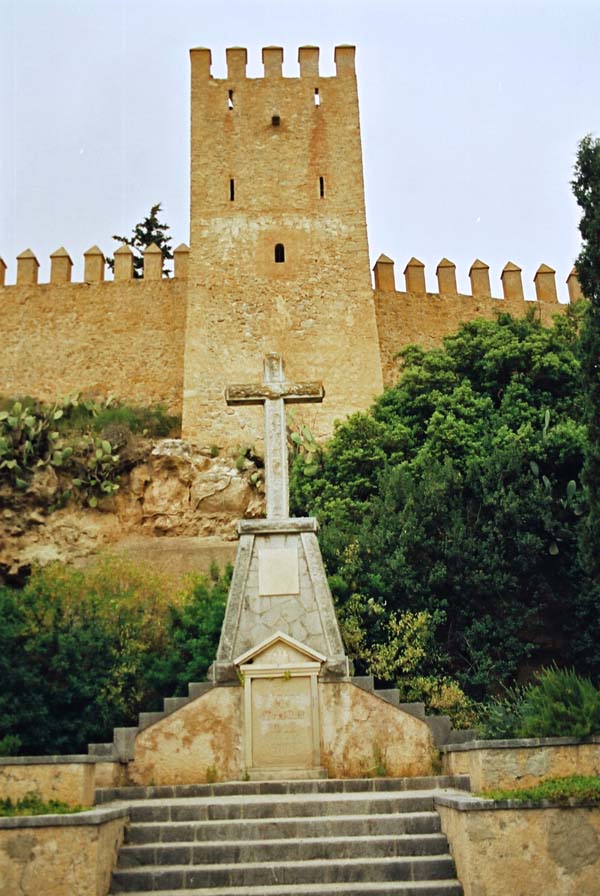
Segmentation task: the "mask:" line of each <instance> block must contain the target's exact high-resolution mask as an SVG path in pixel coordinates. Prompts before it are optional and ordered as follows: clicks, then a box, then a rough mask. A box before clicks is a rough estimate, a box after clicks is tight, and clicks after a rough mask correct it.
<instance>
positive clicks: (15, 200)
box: [0, 0, 600, 298]
mask: <svg viewBox="0 0 600 896" xmlns="http://www.w3.org/2000/svg"><path fill="white" fill-rule="evenodd" d="M0 23H1V27H0V257H2V258H3V259H4V261H5V262H6V264H7V266H8V271H7V280H6V282H7V283H14V281H15V276H16V263H15V257H16V256H17V255H18V254H19V253H20V252H22V251H23V250H24V249H27V248H30V249H32V250H33V251H34V252H35V254H36V255H37V257H38V260H39V261H40V282H47V280H48V278H49V269H50V265H49V259H48V257H49V255H50V253H51V252H53V251H54V250H55V249H57V248H58V247H59V246H64V247H65V248H66V249H67V251H68V252H69V253H70V255H71V257H72V259H73V262H74V271H73V279H74V280H80V279H81V278H82V275H83V252H84V251H85V250H86V249H88V248H89V247H90V246H92V245H94V244H97V245H99V246H100V248H101V249H102V250H103V251H104V252H105V253H106V254H112V252H113V251H114V249H115V248H116V247H117V244H116V243H115V242H114V241H113V240H112V239H111V236H112V234H114V233H117V234H123V235H127V234H129V233H130V231H131V229H132V228H133V226H134V225H135V224H136V222H138V221H139V220H141V218H142V217H143V216H144V215H145V214H146V213H147V211H148V210H149V208H150V206H151V205H152V204H154V203H156V202H161V203H162V208H163V215H162V219H163V220H164V221H166V222H167V223H168V224H169V225H170V227H171V234H172V237H173V245H174V246H175V245H177V244H179V243H181V242H186V243H187V242H189V102H190V100H189V54H188V50H189V48H190V47H194V46H206V47H210V48H211V49H212V54H213V68H212V72H213V75H214V76H215V77H224V76H225V48H226V47H228V46H243V47H247V48H248V75H249V76H252V77H259V76H261V75H262V65H261V48H262V47H263V46H269V45H276V46H282V47H283V48H284V54H285V55H284V75H287V76H290V77H293V76H296V75H297V74H298V66H297V48H298V47H299V46H302V45H305V44H313V45H317V46H319V47H320V48H321V73H322V74H324V75H333V74H334V71H335V69H334V63H333V48H334V46H335V45H336V44H342V43H351V44H355V45H356V47H357V57H356V59H357V63H356V64H357V75H358V84H359V99H360V111H361V131H362V142H363V155H364V174H365V190H366V203H367V222H368V230H369V248H370V253H371V259H372V264H373V263H374V262H375V260H376V259H377V257H378V256H379V254H380V253H382V252H383V253H385V254H386V255H388V256H390V257H391V258H393V259H394V260H395V262H396V282H397V286H398V288H402V286H401V284H402V282H403V278H402V271H403V270H404V267H405V265H406V263H407V261H408V260H409V259H410V258H411V257H412V256H416V257H417V258H419V259H420V260H421V261H423V262H424V263H425V265H426V277H427V286H428V289H430V290H431V291H435V289H436V278H435V269H436V266H437V263H438V262H439V261H440V259H441V258H442V257H447V258H449V259H451V260H452V261H454V262H455V263H456V265H457V277H458V285H459V290H461V291H464V292H469V291H470V290H469V288H468V282H469V281H468V271H469V267H470V265H471V264H472V262H473V261H474V259H475V258H480V259H482V260H483V261H485V262H486V263H487V264H489V265H490V275H491V281H492V292H493V294H494V295H498V296H501V295H502V292H501V287H500V274H501V270H502V268H503V266H504V265H505V264H506V262H507V261H512V262H514V263H516V264H518V265H519V266H521V267H522V268H523V280H524V283H525V289H526V294H528V295H529V296H530V297H532V296H533V295H534V293H533V287H532V280H533V276H534V274H535V271H536V270H537V268H538V267H539V265H540V264H542V263H545V264H549V265H550V266H551V267H553V268H555V269H556V271H557V282H558V284H559V296H560V297H561V298H566V287H565V285H564V281H565V279H566V278H567V276H568V274H569V271H570V269H571V267H572V265H573V261H574V259H575V257H576V255H577V253H578V251H579V234H578V229H577V225H578V221H579V211H578V208H577V205H576V203H575V201H574V199H573V197H572V193H571V188H570V180H571V178H572V176H573V165H574V161H575V154H576V150H577V143H578V141H579V140H580V139H581V138H582V137H583V136H584V135H585V134H587V133H593V134H594V135H596V136H598V135H600V2H598V0H545V2H543V0H519V2H513V0H494V2H489V0H488V2H485V0H453V2H449V0H429V2H427V0H421V2H416V0H320V2H316V0H295V2H291V0H277V2H275V0H228V2H227V3H216V2H214V0H167V2H165V0H162V2H160V3H159V2H157V0H0Z"/></svg>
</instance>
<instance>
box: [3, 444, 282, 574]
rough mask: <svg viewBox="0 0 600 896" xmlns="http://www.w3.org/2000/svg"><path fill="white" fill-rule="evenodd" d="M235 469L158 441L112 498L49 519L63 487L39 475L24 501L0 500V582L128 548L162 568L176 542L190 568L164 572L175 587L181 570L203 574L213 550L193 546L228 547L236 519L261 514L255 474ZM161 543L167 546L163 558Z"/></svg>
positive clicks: (205, 453)
mask: <svg viewBox="0 0 600 896" xmlns="http://www.w3.org/2000/svg"><path fill="white" fill-rule="evenodd" d="M238 466H239V464H238V463H236V459H235V458H233V457H227V456H217V457H211V452H210V450H209V449H207V448H204V447H202V446H198V445H193V444H190V443H186V442H183V441H182V440H179V439H163V440H161V441H160V442H158V443H156V444H154V445H153V444H151V443H148V444H147V446H146V449H145V451H142V452H141V456H140V458H139V462H137V463H136V464H135V465H134V466H133V468H132V470H131V471H130V472H129V473H128V474H126V475H124V476H123V477H122V478H121V487H120V489H119V491H118V492H117V494H116V496H115V498H114V499H112V500H110V501H103V502H101V505H100V507H99V508H98V509H96V510H93V509H91V508H89V507H82V506H81V505H76V504H74V503H70V504H68V505H67V506H66V507H64V508H62V509H60V510H55V511H54V512H51V507H50V505H51V504H52V503H53V502H54V501H55V500H56V494H57V492H58V491H59V490H60V489H61V488H63V487H64V485H61V484H60V483H59V479H58V477H57V474H56V472H55V471H54V470H53V469H51V468H45V469H43V470H41V471H38V472H37V473H36V474H35V476H34V478H33V480H32V483H31V485H30V487H29V489H28V491H27V492H26V493H25V494H23V493H16V492H14V491H10V490H6V488H5V489H4V491H3V492H2V495H0V499H1V500H3V502H4V503H5V505H6V507H5V510H4V511H3V513H2V515H0V575H1V574H4V575H5V576H8V577H18V576H19V575H20V573H21V572H22V571H25V570H27V569H28V568H29V567H31V566H34V565H40V566H45V565H47V564H48V563H51V562H53V561H62V562H67V563H83V562H85V561H86V560H87V559H88V558H90V557H92V556H94V555H95V554H97V553H98V552H99V551H101V550H104V549H109V550H119V551H120V552H122V553H125V554H126V553H127V550H128V545H129V546H131V550H132V555H133V556H134V558H135V557H136V556H139V555H141V556H142V557H143V559H144V560H145V561H147V562H149V563H150V564H152V563H154V561H155V560H156V563H155V565H158V567H159V568H160V567H161V565H163V559H164V558H165V556H166V554H167V553H168V552H169V550H170V551H173V550H174V547H173V540H174V539H176V538H182V539H184V540H185V541H184V542H182V545H181V550H182V555H185V557H186V558H187V561H184V562H183V564H182V569H181V570H178V569H174V568H173V567H174V564H173V563H171V564H170V568H169V572H175V573H176V575H177V576H178V580H179V578H180V576H181V574H182V573H184V572H186V571H190V570H194V571H203V572H206V571H207V569H208V566H209V564H210V562H211V560H212V559H213V557H214V556H215V551H214V546H212V547H211V545H210V544H209V545H207V550H206V551H203V550H200V546H199V545H198V551H197V553H196V557H195V558H193V557H192V555H193V553H194V552H193V550H192V547H191V546H190V539H196V540H198V539H199V538H203V537H206V538H212V539H215V538H219V539H221V541H230V542H232V541H233V539H235V537H236V524H237V520H239V519H240V518H243V517H245V516H250V517H253V516H257V515H259V514H261V513H263V512H264V495H263V493H262V491H260V490H259V489H260V486H259V488H257V487H256V486H255V485H253V484H252V483H251V481H250V477H251V476H252V475H253V474H255V473H256V467H255V466H254V464H252V463H251V462H250V461H246V463H245V464H244V466H243V469H242V470H239V469H238ZM157 538H160V539H161V541H160V542H157ZM163 539H170V540H171V546H170V548H169V549H166V548H165V549H164V551H163V550H161V549H162V544H161V542H162V540H163ZM143 540H146V542H147V544H146V545H145V546H144V545H143V543H142V542H143ZM152 540H154V542H155V544H156V545H157V550H156V552H154V551H152V549H151V542H152ZM233 551H234V548H233V547H232V548H231V550H229V551H228V552H227V551H219V552H217V553H218V556H217V557H215V559H217V560H218V561H219V562H221V557H222V556H223V562H230V561H231V560H232V559H233ZM154 553H156V555H157V556H156V558H155V557H154ZM224 554H226V556H224ZM204 556H206V558H207V559H206V561H205V560H204V559H203V558H204Z"/></svg>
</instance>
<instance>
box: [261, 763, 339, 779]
mask: <svg viewBox="0 0 600 896" xmlns="http://www.w3.org/2000/svg"><path fill="white" fill-rule="evenodd" d="M248 778H249V779H250V781H281V779H282V778H284V779H285V780H286V781H312V780H314V779H315V778H316V779H320V778H327V769H326V768H322V767H312V768H293V767H291V766H290V767H288V768H251V769H248Z"/></svg>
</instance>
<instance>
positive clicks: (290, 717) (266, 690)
mask: <svg viewBox="0 0 600 896" xmlns="http://www.w3.org/2000/svg"><path fill="white" fill-rule="evenodd" d="M311 700H312V697H311V687H310V678H309V677H308V676H306V677H301V678H288V679H286V678H256V679H254V680H253V681H252V760H253V763H254V765H255V766H258V767H261V768H270V767H273V766H281V767H285V766H294V767H300V768H303V767H306V768H309V767H310V766H312V765H313V710H312V704H311Z"/></svg>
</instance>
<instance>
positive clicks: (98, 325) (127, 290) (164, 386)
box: [0, 250, 187, 414]
mask: <svg viewBox="0 0 600 896" xmlns="http://www.w3.org/2000/svg"><path fill="white" fill-rule="evenodd" d="M23 255H25V257H23ZM67 258H68V256H67ZM64 260H65V259H64V256H60V257H59V258H58V259H56V258H53V259H52V262H53V269H52V272H51V275H50V276H51V282H50V283H38V282H37V268H38V264H37V259H36V258H35V256H33V254H32V253H30V254H29V255H27V254H26V253H22V256H20V257H19V259H18V260H17V277H16V280H17V282H16V284H14V285H10V286H5V285H2V283H0V313H1V315H2V346H1V348H0V395H6V396H22V395H31V396H34V397H36V398H42V399H45V400H47V401H54V400H56V399H60V398H64V397H66V396H67V395H70V394H73V393H80V392H83V393H90V394H93V395H98V396H103V397H108V396H109V395H114V396H115V397H116V398H119V399H124V400H127V401H128V402H129V403H131V404H140V405H151V404H159V403H160V404H163V405H165V406H166V407H167V408H168V409H169V411H171V413H178V414H180V413H181V409H182V391H183V344H184V338H185V320H186V289H187V279H186V277H185V276H183V275H182V270H183V273H185V271H184V268H183V262H181V264H180V265H179V271H178V270H177V267H176V276H175V277H174V278H173V279H153V278H152V277H149V276H147V277H144V278H142V279H137V280H134V279H133V277H132V275H131V273H130V271H129V270H126V271H124V272H123V274H124V276H119V277H117V271H115V280H113V281H104V256H103V255H102V253H100V250H98V254H96V253H93V254H92V255H90V256H88V257H87V258H86V274H85V276H86V280H85V282H83V283H72V282H71V281H70V267H69V266H67V267H66V268H65V272H66V273H67V274H68V275H69V279H62V280H59V279H57V274H56V264H57V261H61V262H64ZM121 260H122V257H121ZM125 260H126V261H127V260H128V259H127V256H126V257H125ZM129 260H130V257H129ZM69 261H70V259H69ZM92 262H93V263H94V265H95V267H92V266H91V265H92ZM3 279H4V278H3Z"/></svg>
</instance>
